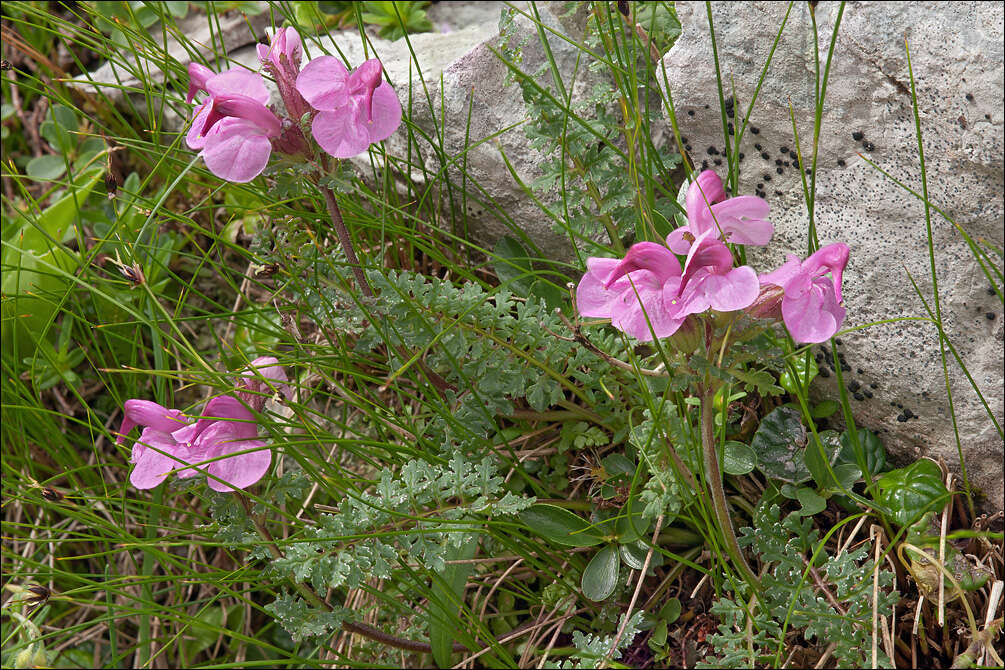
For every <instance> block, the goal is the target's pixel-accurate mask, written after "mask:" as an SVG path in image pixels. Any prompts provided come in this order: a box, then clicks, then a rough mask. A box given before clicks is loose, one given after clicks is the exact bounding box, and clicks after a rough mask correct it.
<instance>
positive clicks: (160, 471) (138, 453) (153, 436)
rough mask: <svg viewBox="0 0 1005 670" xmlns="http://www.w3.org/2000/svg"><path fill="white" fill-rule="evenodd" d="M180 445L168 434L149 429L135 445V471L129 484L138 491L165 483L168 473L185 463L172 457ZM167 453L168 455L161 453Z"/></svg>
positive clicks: (131, 474) (130, 476)
mask: <svg viewBox="0 0 1005 670" xmlns="http://www.w3.org/2000/svg"><path fill="white" fill-rule="evenodd" d="M177 448H178V445H177V444H176V443H175V441H174V440H173V439H172V438H171V436H170V435H168V434H167V433H163V432H161V431H158V430H154V429H152V428H147V429H146V430H144V431H143V434H142V435H140V439H139V440H137V442H136V444H135V445H133V455H132V459H131V460H132V462H133V463H135V467H133V471H132V472H131V473H130V474H129V483H131V484H132V485H133V486H135V487H136V488H138V489H152V488H154V487H155V486H157V485H158V484H160V483H161V482H163V481H164V480H165V479H166V478H167V476H168V473H169V472H171V471H172V470H174V469H175V468H177V467H179V466H181V465H184V462H182V461H181V460H179V459H178V458H176V457H174V458H173V457H172V456H171V455H170V454H173V453H174V452H175V451H176V450H177ZM161 452H166V453H161Z"/></svg>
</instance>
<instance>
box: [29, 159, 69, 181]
mask: <svg viewBox="0 0 1005 670" xmlns="http://www.w3.org/2000/svg"><path fill="white" fill-rule="evenodd" d="M24 171H25V173H26V174H27V175H28V176H29V177H31V178H32V179H40V180H43V181H55V180H56V179H59V178H60V177H62V176H63V173H65V172H66V161H64V160H63V157H62V156H60V155H58V154H45V155H43V156H36V157H35V158H32V159H31V160H30V161H28V165H26V166H25V168H24Z"/></svg>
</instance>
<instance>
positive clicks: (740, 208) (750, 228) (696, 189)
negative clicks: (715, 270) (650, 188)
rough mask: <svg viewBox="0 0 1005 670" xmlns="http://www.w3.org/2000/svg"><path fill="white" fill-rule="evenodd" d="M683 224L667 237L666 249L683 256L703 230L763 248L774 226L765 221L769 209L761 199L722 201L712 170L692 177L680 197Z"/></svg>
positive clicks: (748, 197)
mask: <svg viewBox="0 0 1005 670" xmlns="http://www.w3.org/2000/svg"><path fill="white" fill-rule="evenodd" d="M684 205H685V210H686V211H687V225H686V226H681V227H680V228H677V229H676V230H673V231H672V232H671V233H670V234H669V235H668V236H667V246H668V247H670V249H671V251H673V252H674V253H677V254H686V253H688V251H690V250H691V245H692V244H693V243H694V241H695V240H696V239H697V238H698V237H700V236H701V235H702V234H703V233H705V232H707V231H715V235H714V236H715V237H719V238H722V239H724V240H725V241H726V242H729V243H731V244H751V245H756V246H763V245H765V244H767V243H768V242H769V241H770V240H771V235H772V233H774V230H775V229H774V226H772V225H771V223H770V222H769V221H767V220H766V219H765V217H766V216H767V215H768V211H769V210H770V208H769V207H768V203H766V202H765V201H764V200H762V199H761V198H758V197H755V196H752V195H741V196H737V197H735V198H726V191H725V190H724V189H723V187H722V180H721V179H719V175H717V174H716V173H715V172H713V171H712V170H705V171H703V172H701V173H700V174H699V175H698V176H697V177H695V179H694V182H693V183H692V184H691V186H690V187H689V188H688V190H687V195H686V196H685V197H684Z"/></svg>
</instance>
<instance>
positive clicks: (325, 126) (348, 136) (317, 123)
mask: <svg viewBox="0 0 1005 670" xmlns="http://www.w3.org/2000/svg"><path fill="white" fill-rule="evenodd" d="M311 62H313V61H311ZM309 66H310V64H309V63H308V67H309ZM305 71H306V70H305ZM362 111H363V110H362V108H360V107H357V108H356V109H351V108H350V109H343V110H340V111H337V112H319V113H318V114H317V116H315V117H314V122H313V123H312V124H311V132H312V133H313V135H314V139H315V140H317V143H318V144H319V145H320V146H321V148H322V149H324V150H325V151H327V152H328V153H329V154H331V155H332V156H334V157H335V158H352V157H353V156H358V155H359V154H361V153H363V152H364V151H366V150H367V147H369V146H370V132H369V128H368V126H367V124H366V120H365V119H364V118H361V114H362Z"/></svg>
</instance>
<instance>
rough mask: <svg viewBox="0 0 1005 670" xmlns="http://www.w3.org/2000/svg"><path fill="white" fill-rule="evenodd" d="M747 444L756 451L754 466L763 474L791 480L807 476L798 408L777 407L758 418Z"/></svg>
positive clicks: (803, 479) (804, 446) (796, 482)
mask: <svg viewBox="0 0 1005 670" xmlns="http://www.w3.org/2000/svg"><path fill="white" fill-rule="evenodd" d="M750 446H751V447H752V448H753V450H754V452H755V453H756V455H757V467H758V468H759V469H760V470H761V472H763V473H764V474H766V475H768V476H769V477H774V478H775V479H780V480H782V481H784V482H789V483H791V484H801V483H803V482H805V481H806V480H808V479H809V478H810V471H809V469H807V467H806V461H805V458H804V453H805V451H806V428H805V427H804V426H803V424H802V421H800V418H799V411H798V410H795V409H793V408H791V407H784V406H783V407H779V408H777V409H775V410H774V411H772V412H771V413H770V414H768V415H767V416H766V417H764V418H763V419H761V425H760V426H758V428H757V432H756V433H754V437H753V439H752V440H751V441H750Z"/></svg>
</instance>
